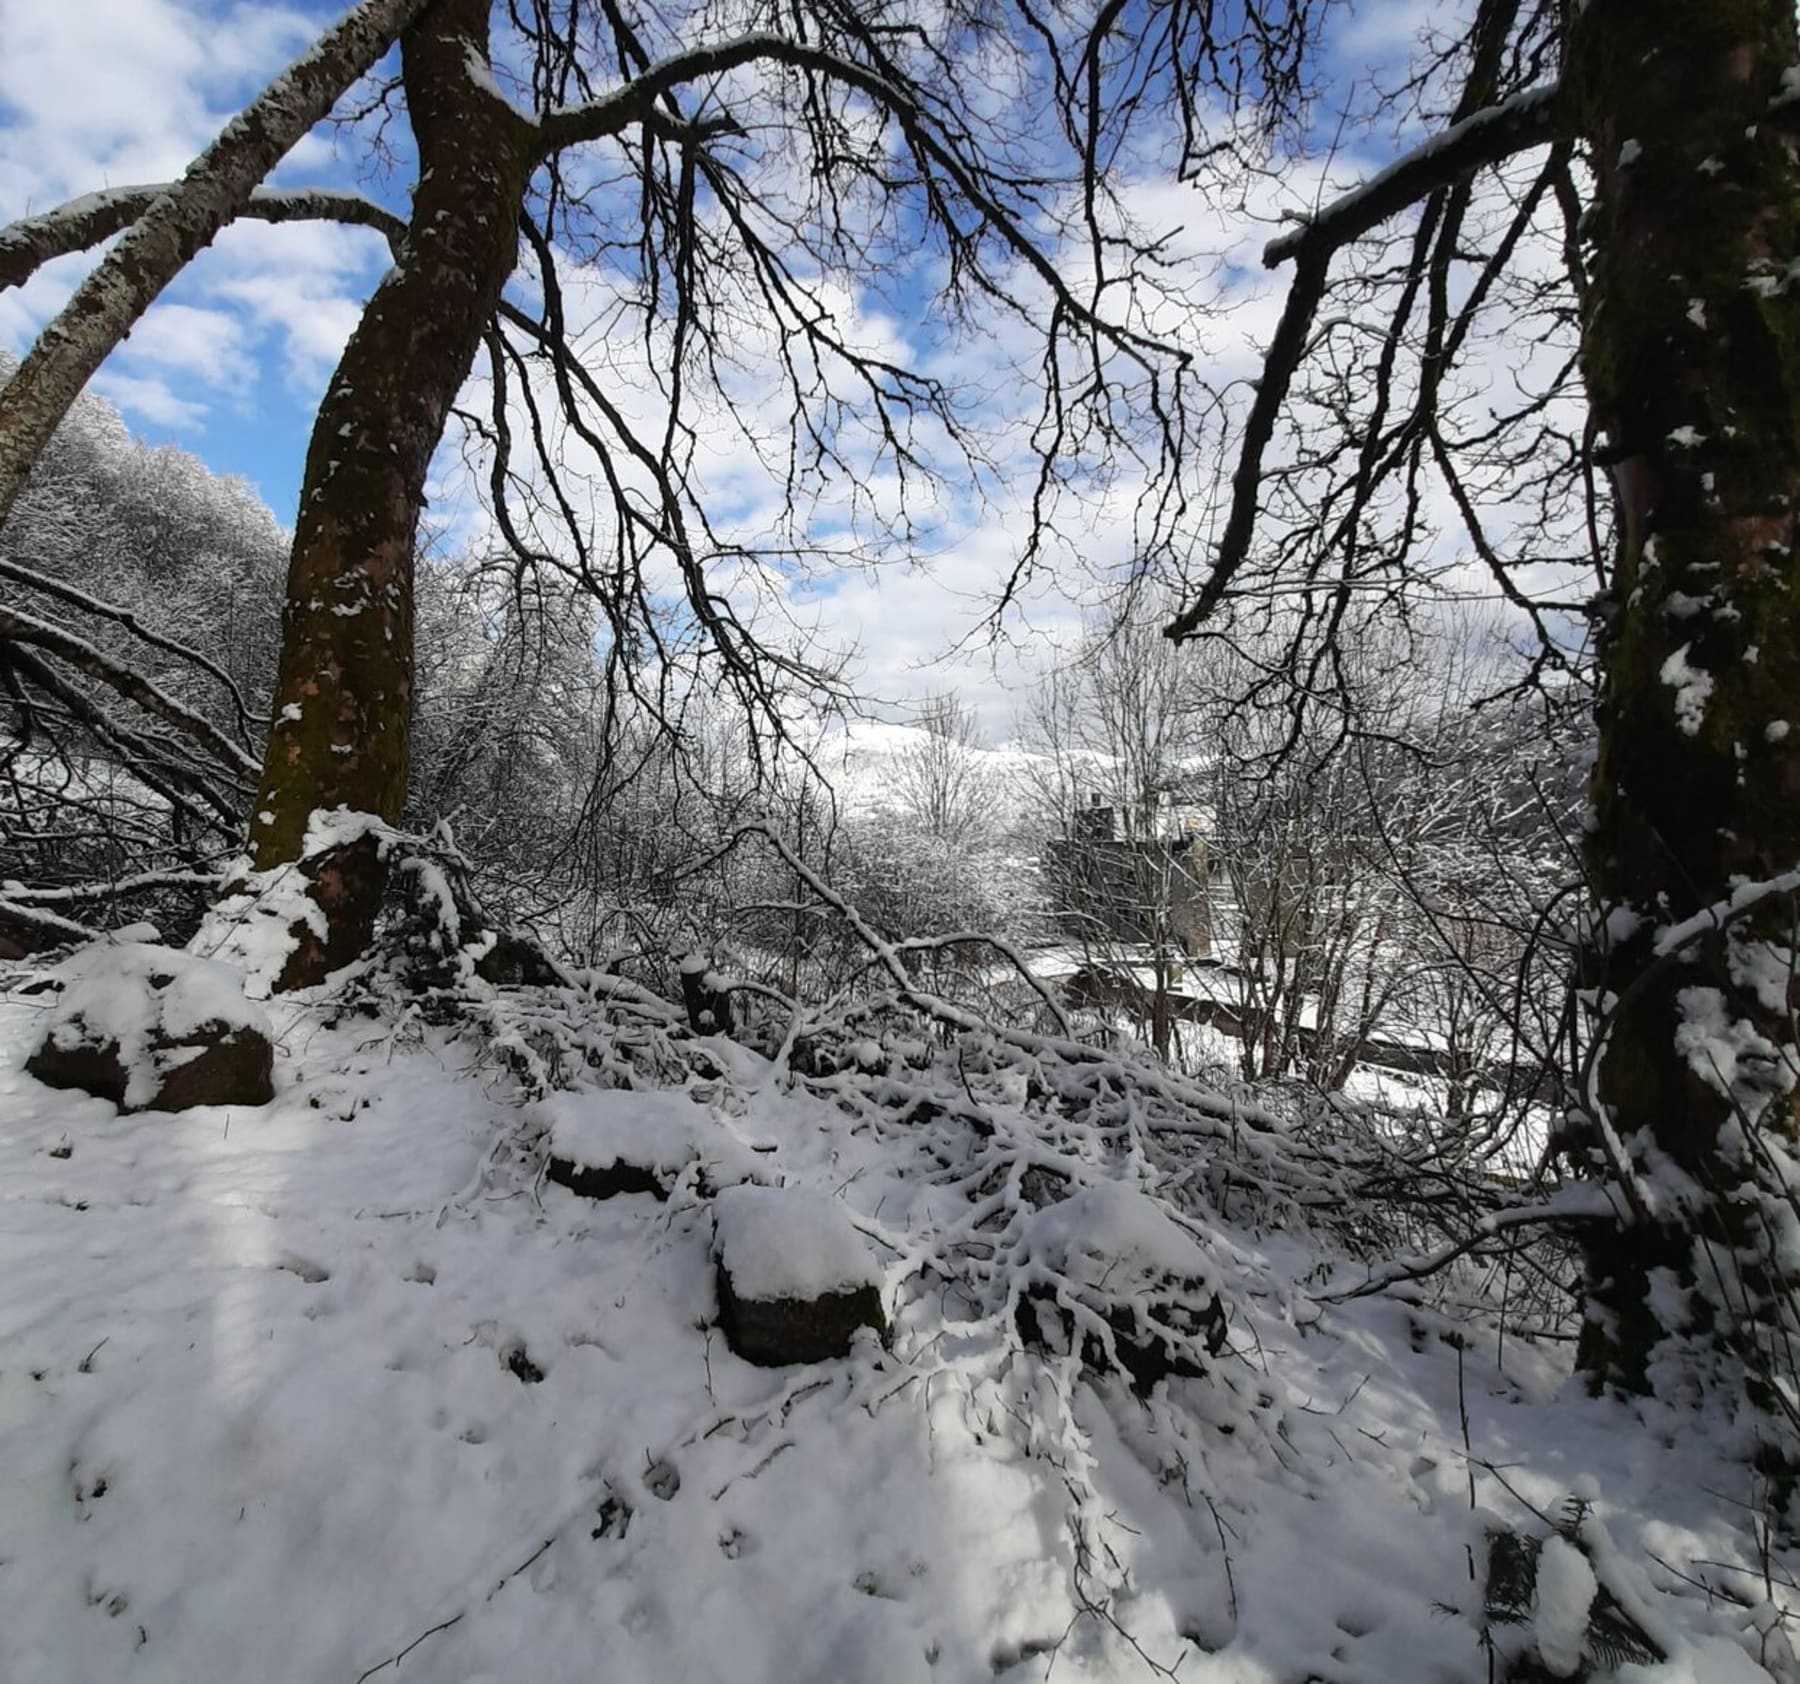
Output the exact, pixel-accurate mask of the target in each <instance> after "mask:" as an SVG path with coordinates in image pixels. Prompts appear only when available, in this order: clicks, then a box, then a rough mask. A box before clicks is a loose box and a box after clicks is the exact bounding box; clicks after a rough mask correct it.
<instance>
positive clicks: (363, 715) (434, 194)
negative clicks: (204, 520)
mask: <svg viewBox="0 0 1800 1684" xmlns="http://www.w3.org/2000/svg"><path fill="white" fill-rule="evenodd" d="M489 5H490V0H435V3H434V4H433V5H432V6H431V7H430V8H429V9H428V10H427V12H426V13H425V15H424V17H423V18H422V19H421V20H420V21H419V22H418V23H417V24H415V25H414V26H413V28H412V29H411V30H410V31H409V32H408V33H407V35H406V36H405V37H404V39H403V42H402V69H403V73H404V79H405V87H406V100H407V110H408V115H409V117H410V119H411V123H412V129H413V134H414V137H415V139H416V141H417V145H418V154H419V179H418V186H417V188H416V189H415V191H414V195H413V206H412V218H411V222H410V226H409V231H408V234H407V238H406V242H405V244H404V246H403V248H402V250H401V253H400V256H399V258H398V260H397V261H396V263H395V265H394V267H393V268H392V269H391V270H390V271H389V272H388V274H387V276H386V277H385V278H384V279H383V280H382V282H381V284H380V286H379V287H378V288H377V289H376V291H375V294H374V296H373V297H372V298H371V300H370V302H369V304H368V307H367V308H366V309H365V310H364V312H363V316H362V320H361V322H360V323H359V324H358V326H357V329H356V331H355V333H354V334H352V335H351V338H350V342H349V344H348V345H347V346H346V347H345V349H344V354H343V358H342V360H341V361H340V362H339V364H338V367H337V371H336V373H335V374H334V375H333V377H332V380H331V384H330V387H329V388H328V390H327V392H326V394H325V399H324V402H323V403H322V405H321V406H320V409H319V414H318V419H317V421H316V422H315V423H314V426H313V433H312V442H311V444H310V446H309V448H308V451H307V457H306V472H305V477H304V481H303V484H302V488H301V492H300V509H299V514H298V518H297V520H296V524H295V533H294V549H293V557H292V560H291V562H290V565H289V570H288V583H287V604H286V608H285V611H284V616H283V623H282V652H281V665H280V671H279V676H278V679H277V683H276V693H275V700H274V712H275V719H274V724H273V726H272V728H271V731H270V735H269V745H268V752H267V755H266V758H265V760H264V764H263V772H262V780H261V784H260V786H259V789H258V794H257V802H256V813H255V817H254V819H253V821H252V825H251V855H252V859H253V862H254V864H255V866H256V868H257V869H258V870H259V871H268V870H270V869H273V868H276V867H281V866H286V865H290V864H292V863H293V862H295V861H301V860H302V859H303V857H304V863H303V866H302V869H303V870H304V872H305V874H306V876H307V878H308V880H309V883H308V892H309V894H310V896H311V898H312V900H313V901H314V903H315V905H316V906H317V907H318V908H319V909H320V910H321V911H322V912H323V914H324V917H323V920H322V922H323V926H324V933H323V934H321V933H320V932H319V930H318V929H317V928H316V927H315V926H314V925H312V924H307V923H301V924H296V925H295V926H294V929H293V932H292V933H293V935H294V937H295V940H296V946H295V949H294V951H293V953H292V955H291V957H290V958H289V959H288V961H287V963H286V966H285V968H284V969H283V971H282V973H281V975H280V977H279V978H278V979H277V981H276V986H277V987H279V988H297V987H304V986H306V985H308V984H310V983H313V982H317V981H318V980H319V979H320V978H321V977H323V976H324V975H325V974H326V973H327V972H328V971H330V970H333V969H335V968H336V967H337V966H339V965H342V964H345V963H347V962H348V961H350V960H351V959H354V958H355V957H357V955H358V954H360V953H361V952H362V951H363V950H364V948H365V947H366V945H367V942H368V938H369V935H370V932H371V930H372V927H373V925H374V921H375V917H376V914H377V912H378V911H379V909H380V905H381V898H382V892H383V889H384V886H385V877H386V873H385V868H384V866H383V864H382V862H381V860H380V858H379V855H378V850H377V848H376V845H375V843H374V841H373V839H372V838H371V837H370V836H368V835H367V834H364V835H361V836H360V837H358V836H355V834H354V832H355V829H356V826H355V823H354V821H353V822H352V823H351V824H350V825H348V826H347V827H343V834H344V835H345V837H346V838H347V839H346V840H344V841H342V842H340V843H337V844H335V845H333V846H331V847H329V848H326V849H325V850H323V851H321V852H315V853H312V854H310V855H308V854H307V853H306V848H305V842H306V835H307V830H308V827H309V824H310V823H311V821H312V819H313V816H314V814H315V813H320V814H326V813H331V812H333V811H334V810H336V809H340V808H341V809H346V810H347V811H348V813H349V814H351V815H358V814H368V815H373V816H374V817H376V818H379V819H383V820H388V821H393V820H397V819H398V818H399V817H400V816H401V810H402V807H403V805H404V803H405V799H406V775H407V735H408V721H409V715H410V712H411V700H412V662H413V651H412V638H413V622H412V601H413V580H412V570H413V550H414V544H415V541H416V537H417V529H418V521H419V514H420V511H421V510H422V509H423V507H424V503H425V476H426V472H427V469H428V468H429V466H430V462H431V457H432V453H433V452H434V450H435V449H436V448H437V444H438V441H439V439H440V438H441V437H442V434H443V430H444V423H445V419H446V417H447V415H448V411H449V408H450V405H451V403H452V402H453V401H454V399H455V397H456V393H457V390H458V388H459V387H460V386H461V385H462V382H463V380H464V379H465V378H466V376H467V375H468V372H469V367H470V364H471V362H472V361H473V359H474V356H475V352H476V350H477V349H478V348H479V346H480V344H481V340H482V335H483V331H484V329H485V328H486V326H487V324H488V322H489V320H490V319H491V317H492V314H493V311H494V307H495V305H496V303H497V302H498V300H499V297H500V293H501V290H502V288H503V287H504V286H505V284H506V280H507V277H508V276H509V275H510V274H511V273H512V271H513V267H514V265H515V263H516V261H517V257H518V217H519V207H520V204H521V201H522V199H523V196H524V191H525V185H526V180H527V177H528V175H529V172H530V170H531V167H532V164H533V161H534V156H535V155H534V153H533V151H532V148H531V145H530V137H529V134H528V131H527V129H526V125H525V124H524V123H523V122H522V120H521V119H520V118H519V117H518V115H517V114H516V113H515V112H514V111H513V110H512V109H511V108H510V107H509V106H508V105H507V104H506V103H505V102H504V101H503V100H501V99H499V98H498V97H496V96H495V95H494V94H493V93H491V92H490V91H489V90H488V88H487V87H486V86H484V79H483V78H481V77H480V76H479V75H478V74H477V72H476V71H475V70H474V69H472V68H471V65H472V61H473V60H477V59H480V60H485V57H486V53H487V41H488V10H489Z"/></svg>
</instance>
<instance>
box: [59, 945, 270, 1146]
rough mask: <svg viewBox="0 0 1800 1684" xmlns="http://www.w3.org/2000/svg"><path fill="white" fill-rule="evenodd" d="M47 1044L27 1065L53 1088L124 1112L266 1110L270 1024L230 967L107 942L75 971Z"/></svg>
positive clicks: (76, 963)
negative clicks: (258, 1107) (104, 1101)
mask: <svg viewBox="0 0 1800 1684" xmlns="http://www.w3.org/2000/svg"><path fill="white" fill-rule="evenodd" d="M68 963H69V975H68V976H67V979H66V985H65V986H64V988H63V991H62V995H61V997H60V999H59V1000H58V1001H57V1003H56V1006H55V1008H54V1009H53V1010H52V1012H51V1014H50V1021H49V1024H48V1026H47V1027H46V1029H45V1032H44V1038H43V1040H42V1041H41V1042H40V1043H39V1045H38V1047H37V1050H36V1051H35V1052H33V1053H32V1055H31V1056H30V1058H28V1059H27V1060H26V1062H25V1069H26V1071H27V1073H28V1074H30V1075H32V1076H35V1077H36V1078H37V1079H38V1080H39V1081H40V1082H43V1083H44V1084H45V1085H46V1086H49V1087H54V1088H77V1089H79V1090H80V1091H81V1092H83V1093H91V1094H93V1095H95V1096H96V1097H97V1098H101V1099H109V1100H111V1101H112V1102H113V1104H115V1105H117V1106H118V1107H119V1109H120V1110H122V1111H186V1110H190V1109H192V1108H193V1107H194V1106H197V1105H266V1104H268V1102H269V1101H270V1100H271V1099H273V1098H274V1096H275V1087H274V1080H273V1075H274V1062H275V1058H274V1047H273V1043H272V1041H271V1039H270V1030H269V1021H268V1019H267V1017H265V1016H264V1014H263V1013H262V1011H261V1010H260V1008H258V1007H257V1006H255V1005H253V1004H251V1002H249V1001H248V1000H246V999H245V998H244V988H243V978H242V976H241V975H240V974H239V973H238V972H237V971H236V970H234V969H233V968H232V967H231V966H229V965H223V964H219V963H216V962H215V961H213V960H209V959H199V958H196V957H195V956H194V955H192V954H190V953H182V952H178V951H176V950H175V949H173V948H167V947H158V946H155V945H153V944H151V943H148V942H121V941H112V942H100V943H96V944H95V945H94V946H93V947H91V948H87V949H84V950H83V951H82V952H81V953H78V954H76V955H75V957H74V958H73V959H71V960H70V961H69V962H68Z"/></svg>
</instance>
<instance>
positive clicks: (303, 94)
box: [0, 0, 428, 522]
mask: <svg viewBox="0 0 1800 1684" xmlns="http://www.w3.org/2000/svg"><path fill="white" fill-rule="evenodd" d="M427 3H428V0H362V4H360V5H358V6H356V7H354V8H353V9H352V10H350V11H349V12H347V13H346V14H345V15H344V16H343V17H342V18H341V19H339V21H338V22H337V23H336V24H334V25H333V26H332V27H331V28H330V29H328V30H327V31H326V32H325V33H324V34H323V35H322V36H321V37H320V38H319V39H318V41H316V42H315V43H314V44H313V46H312V47H311V48H310V49H309V50H308V51H307V52H305V53H303V54H302V55H301V56H300V57H299V58H298V59H296V60H295V61H294V63H292V64H291V65H289V66H288V68H287V69H286V70H284V71H283V72H282V73H281V75H280V76H278V77H277V78H276V79H275V80H274V81H273V82H271V83H270V84H269V86H268V87H267V88H265V89H264V90H263V91H262V93H261V94H259V95H258V96H257V98H256V99H255V100H254V101H252V102H251V103H250V104H249V105H247V106H245V107H244V109H243V110H242V111H240V112H239V113H238V115H237V116H235V117H234V118H232V120H231V121H230V122H229V123H227V124H226V125H225V128H224V129H223V130H222V131H221V132H220V134H219V136H218V138H217V139H216V140H214V141H213V143H212V144H211V145H210V146H209V147H207V149H206V150H205V151H204V152H202V153H201V154H200V156H199V157H198V158H196V159H195V160H194V162H193V163H192V164H190V165H189V166H188V170H187V173H186V174H185V175H184V176H183V177H182V178H181V180H180V181H178V182H176V183H175V184H174V185H173V186H171V187H170V188H169V189H168V190H167V191H166V192H164V193H163V194H162V195H161V196H160V197H159V198H158V199H157V200H156V202H155V203H154V204H152V205H151V206H150V208H149V209H148V210H147V211H146V212H145V213H144V215H143V216H142V217H141V218H140V219H139V220H138V221H137V222H136V223H135V224H134V225H133V226H132V228H131V229H130V231H129V232H128V233H127V234H126V235H125V237H124V238H123V239H122V240H121V241H120V242H119V243H118V245H117V246H115V247H114V248H113V249H112V251H110V252H109V253H108V254H107V256H106V258H105V259H104V260H103V261H102V262H101V264H100V265H99V267H98V268H96V269H95V270H94V272H93V273H92V274H91V275H89V276H88V278H87V279H86V280H85V281H84V282H82V284H81V286H80V287H79V288H77V290H76V293H75V296H74V297H73V298H71V299H70V300H69V302H68V303H67V304H66V305H65V306H64V307H63V309H62V311H61V313H60V314H59V315H58V316H57V317H56V319H55V320H54V321H52V322H51V323H50V324H49V326H48V327H46V328H45V329H44V331H43V332H42V333H41V334H39V335H38V338H37V342H36V344H34V345H33V346H32V348H31V351H30V353H29V354H28V355H27V356H26V358H25V360H24V362H23V363H21V364H20V365H19V368H18V370H17V371H16V372H15V373H14V375H13V377H12V379H11V380H10V381H8V382H7V384H6V386H5V388H4V389H0V522H3V521H4V520H5V519H6V516H7V514H8V513H9V512H10V511H11V509H12V506H13V503H14V502H15V501H16V500H17V498H18V495H19V491H20V488H21V487H22V486H23V485H24V483H25V479H26V476H27V475H28V474H29V473H30V472H31V468H32V464H33V463H34V462H36V461H37V459H38V456H39V455H40V454H41V453H42V451H43V449H44V446H45V445H46V444H48V443H49V442H50V436H51V434H52V433H54V432H55V431H56V428H57V424H58V423H59V422H60V421H61V420H62V418H63V417H64V416H65V415H66V414H67V413H68V411H69V405H70V404H72V403H73V402H74V401H75V399H76V397H77V396H78V395H79V393H80V392H81V389H82V387H84V386H85V385H86V384H87V382H88V380H89V378H90V377H91V376H92V374H93V373H94V371H95V370H96V369H97V368H99V366H100V364H101V363H102V362H104V361H105V360H106V357H107V354H108V353H109V352H110V351H111V350H112V349H113V347H114V346H116V345H117V344H118V343H119V342H120V341H121V340H122V339H124V338H125V336H126V335H127V334H128V333H130V332H131V330H132V328H133V326H134V325H135V324H136V323H137V321H138V319H139V318H140V317H141V316H142V315H143V314H144V312H145V311H146V310H148V309H149V308H150V306H151V304H152V303H154V302H155V300H156V298H157V296H158V294H160V293H161V292H162V290H163V288H164V287H166V286H167V285H168V284H169V282H170V281H172V280H173V279H174V278H175V277H176V276H177V275H178V274H179V273H180V272H181V271H182V269H183V268H185V267H186V265H187V264H188V262H189V261H190V260H191V259H192V258H193V256H194V254H195V253H196V252H198V251H200V250H202V249H203V248H204V247H205V246H207V245H209V244H210V243H211V242H212V239H213V237H214V236H215V235H216V234H217V233H218V232H219V230H220V229H221V228H223V227H224V226H225V224H226V223H228V222H229V221H231V219H232V218H233V217H234V216H236V215H237V214H238V212H239V211H240V210H241V209H242V208H243V206H244V205H245V203H246V202H247V201H248V200H249V198H250V195H251V192H252V190H253V189H254V188H255V187H256V186H257V184H258V183H259V182H261V181H262V179H263V178H264V177H265V176H266V175H268V173H269V172H270V170H272V169H274V167H275V166H276V165H277V164H278V163H280V161H281V160H282V158H284V157H285V156H286V155H287V153H288V152H289V151H290V150H292V148H293V146H294V144H295V142H296V141H298V140H299V139H300V137H301V136H302V135H304V134H305V133H306V132H307V130H308V129H310V128H311V127H312V126H313V125H314V124H315V123H317V122H318V121H319V120H320V119H321V118H323V117H325V116H326V115H327V114H329V112H330V110H331V108H332V106H334V105H335V104H336V103H337V101H338V98H339V96H340V95H342V94H343V93H344V91H345V90H346V89H347V88H349V87H350V86H351V84H352V83H354V82H355V81H356V79H357V78H358V77H359V76H361V75H362V74H363V73H364V72H365V71H367V70H368V69H369V68H370V67H371V66H372V65H374V64H375V63H376V62H377V61H378V60H379V59H380V58H381V55H382V54H383V53H385V52H386V51H387V50H388V48H389V47H391V46H392V45H393V43H394V42H395V40H396V39H398V37H399V35H400V32H401V30H402V29H404V28H405V27H406V24H407V22H408V20H409V19H410V18H412V17H413V16H414V15H415V14H417V13H418V12H419V11H421V10H422V9H423V8H424V6H425V5H426V4H427Z"/></svg>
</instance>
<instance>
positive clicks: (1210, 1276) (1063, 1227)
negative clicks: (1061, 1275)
mask: <svg viewBox="0 0 1800 1684" xmlns="http://www.w3.org/2000/svg"><path fill="white" fill-rule="evenodd" d="M1030 1235H1031V1239H1032V1242H1033V1244H1034V1247H1036V1248H1038V1249H1040V1250H1041V1251H1042V1252H1044V1253H1045V1254H1046V1255H1048V1256H1049V1257H1050V1258H1052V1259H1053V1260H1054V1261H1055V1263H1056V1264H1057V1265H1058V1267H1060V1268H1062V1269H1065V1270H1067V1271H1068V1272H1069V1274H1070V1276H1071V1277H1072V1278H1073V1279H1076V1280H1078V1281H1080V1282H1081V1283H1082V1284H1084V1285H1099V1284H1101V1283H1103V1282H1105V1281H1107V1280H1108V1279H1109V1278H1112V1277H1116V1276H1121V1275H1140V1276H1149V1275H1170V1276H1174V1277H1175V1278H1176V1279H1178V1280H1183V1281H1194V1282H1197V1283H1212V1282H1214V1281H1215V1280H1216V1279H1217V1274H1216V1271H1215V1269H1214V1267H1213V1265H1212V1262H1211V1260H1210V1259H1209V1258H1208V1256H1207V1254H1206V1252H1205V1251H1204V1250H1203V1249H1202V1247H1201V1246H1200V1243H1199V1242H1198V1241H1197V1240H1196V1239H1194V1237H1193V1236H1192V1235H1191V1234H1189V1233H1188V1232H1187V1231H1186V1230H1185V1229H1183V1228H1181V1227H1180V1226H1179V1225H1178V1224H1177V1223H1176V1222H1175V1221H1174V1219H1173V1218H1172V1217H1171V1216H1170V1215H1169V1214H1168V1211H1167V1209H1166V1208H1165V1207H1164V1206H1162V1205H1160V1204H1158V1203H1157V1202H1156V1200H1154V1199H1151V1198H1148V1197H1146V1196H1145V1195H1144V1194H1143V1193H1140V1192H1138V1191H1137V1190H1136V1189H1135V1188H1131V1187H1127V1186H1126V1185H1124V1183H1122V1182H1118V1181H1108V1182H1101V1183H1100V1184H1099V1185H1097V1186H1093V1187H1085V1188H1083V1189H1082V1190H1081V1191H1080V1192H1078V1193H1075V1194H1073V1195H1071V1196H1070V1197H1069V1198H1066V1199H1063V1200H1061V1201H1059V1202H1058V1203H1056V1204H1052V1205H1049V1206H1046V1207H1045V1208H1044V1209H1043V1210H1040V1211H1039V1212H1038V1213H1037V1214H1036V1215H1035V1216H1034V1217H1033V1218H1032V1219H1031V1226H1030ZM1210 1289H1211V1288H1210V1284H1209V1285H1208V1286H1207V1290H1210Z"/></svg>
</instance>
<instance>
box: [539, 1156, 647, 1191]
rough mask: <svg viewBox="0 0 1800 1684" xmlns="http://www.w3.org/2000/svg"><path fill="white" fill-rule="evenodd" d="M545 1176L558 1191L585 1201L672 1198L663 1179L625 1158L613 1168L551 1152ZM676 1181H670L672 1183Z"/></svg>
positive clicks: (615, 1159) (616, 1161) (616, 1159)
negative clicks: (639, 1196)
mask: <svg viewBox="0 0 1800 1684" xmlns="http://www.w3.org/2000/svg"><path fill="white" fill-rule="evenodd" d="M546 1173H547V1174H548V1175H549V1177H550V1179H551V1180H552V1181H554V1182H555V1183H556V1184H557V1185H558V1186H559V1187H567V1188H568V1189H569V1191H570V1192H571V1193H579V1194H580V1195H581V1197H582V1198H584V1199H616V1198H617V1197H618V1196H619V1195H620V1194H621V1193H648V1194H649V1195H650V1196H651V1198H653V1199H662V1200H666V1199H667V1198H668V1196H669V1188H668V1184H667V1182H666V1181H665V1179H664V1177H663V1175H660V1174H658V1173H657V1171H656V1170H654V1169H652V1168H650V1167H648V1166H647V1165H644V1164H634V1163H628V1162H627V1161H626V1160H625V1159H624V1158H614V1159H613V1161H612V1162H611V1163H610V1164H583V1163H577V1162H576V1161H575V1159H573V1158H559V1157H558V1156H557V1155H556V1154H555V1153H554V1152H552V1153H551V1154H550V1167H549V1169H548V1170H547V1171H546ZM673 1179H674V1177H673V1176H670V1177H668V1180H669V1181H672V1180H673Z"/></svg>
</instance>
